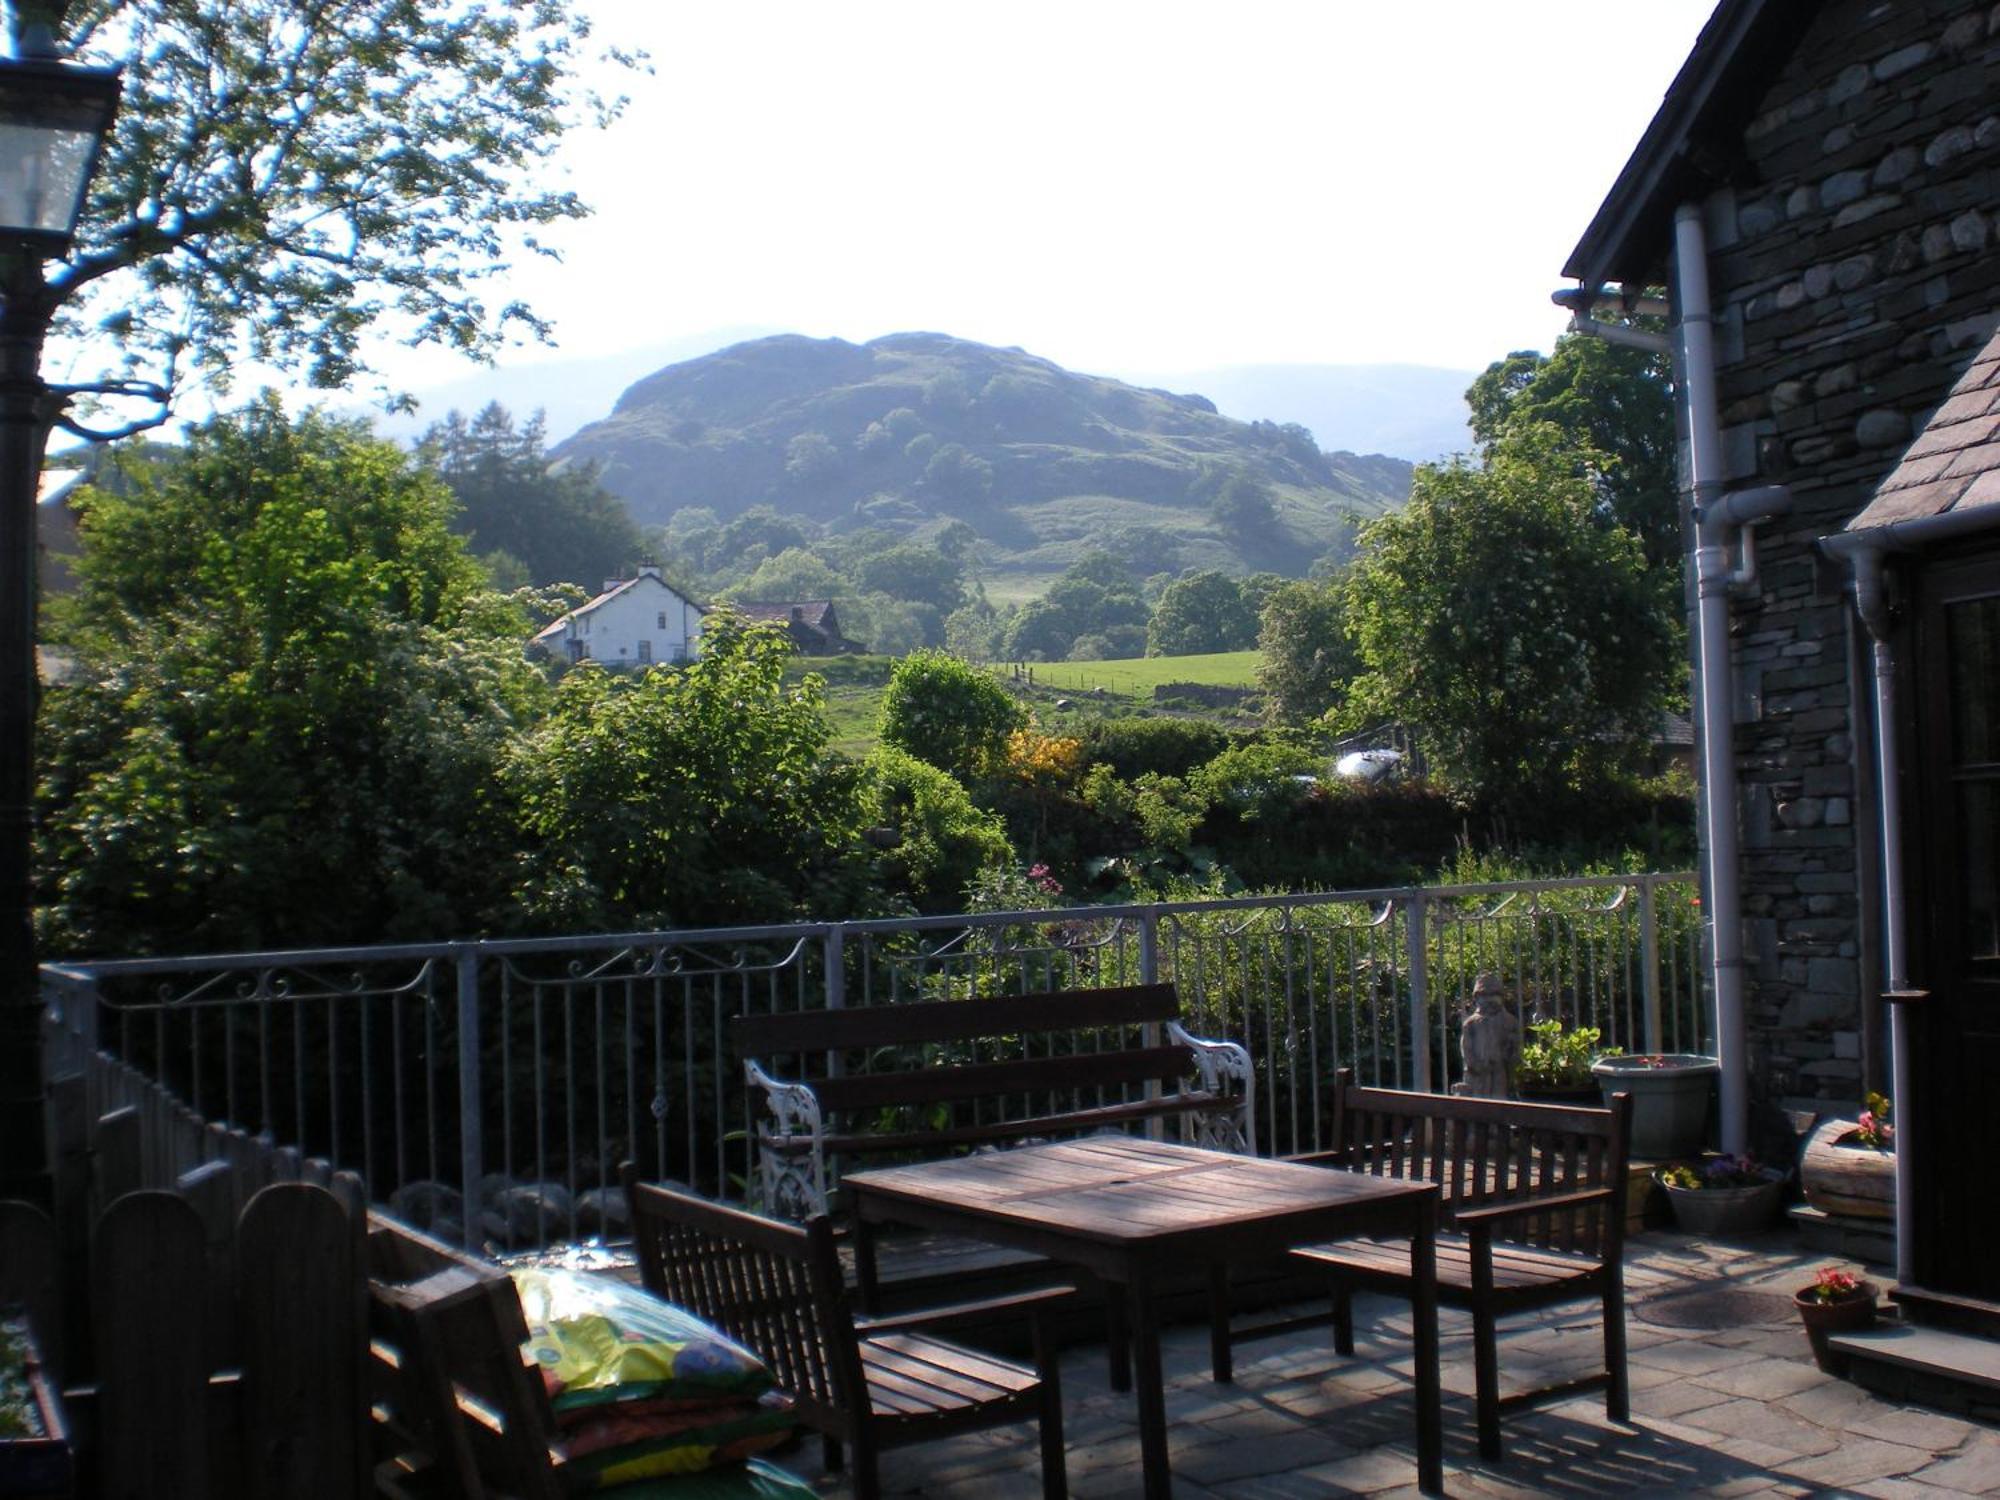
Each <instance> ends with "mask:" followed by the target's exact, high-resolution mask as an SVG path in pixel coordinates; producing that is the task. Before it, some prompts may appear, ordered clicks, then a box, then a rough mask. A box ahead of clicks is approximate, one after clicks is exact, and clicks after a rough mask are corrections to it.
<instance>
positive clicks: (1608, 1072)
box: [1590, 1052, 1722, 1161]
mask: <svg viewBox="0 0 2000 1500" xmlns="http://www.w3.org/2000/svg"><path fill="white" fill-rule="evenodd" d="M1590 1071H1591V1073H1592V1074H1593V1075H1594V1076H1595V1077H1596V1079H1597V1086H1598V1087H1599V1088H1600V1089H1601V1090H1603V1093H1604V1099H1605V1102H1606V1103H1609V1102H1610V1100H1611V1096H1612V1095H1613V1094H1618V1093H1625V1094H1630V1095H1631V1096H1632V1140H1631V1143H1630V1144H1631V1154H1632V1156H1633V1157H1634V1158H1635V1159H1637V1160H1640V1161H1662V1160H1666V1159H1669V1158H1672V1157H1676V1156H1698V1155H1700V1154H1701V1147H1702V1140H1703V1138H1704V1137H1705V1136H1706V1135H1707V1134H1708V1101H1709V1096H1710V1095H1711V1094H1713V1093H1714V1091H1715V1080H1716V1076H1717V1075H1718V1074H1719V1073H1720V1072H1721V1071H1722V1069H1721V1067H1720V1065H1719V1064H1718V1063H1717V1062H1716V1060H1715V1059H1714V1058H1712V1057H1697V1056H1695V1055H1694V1054H1692V1053H1688V1052H1668V1053H1652V1054H1647V1055H1641V1056H1638V1057H1605V1058H1600V1059H1599V1060H1598V1061H1596V1062H1594V1063H1592V1064H1591V1066H1590Z"/></svg>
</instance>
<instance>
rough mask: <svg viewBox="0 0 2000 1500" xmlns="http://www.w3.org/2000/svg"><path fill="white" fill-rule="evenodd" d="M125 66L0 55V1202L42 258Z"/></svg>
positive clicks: (28, 1122) (29, 784)
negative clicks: (118, 68)
mask: <svg viewBox="0 0 2000 1500" xmlns="http://www.w3.org/2000/svg"><path fill="white" fill-rule="evenodd" d="M118 89H119V83H118V74H117V71H116V70H115V69H110V68H85V67H79V66H76V65H74V64H69V63H63V62H58V61H55V60H54V59H52V58H48V57H45V56H44V57H32V56H31V57H20V58H6V59H0V1199H6V1198H26V1199H28V1200H30V1201H33V1202H46V1201H48V1198H49V1196H50V1194H49V1161H48V1135H47V1127H46V1125H45V1123H44V1118H43V1099H44V1089H43V1086H42V1047H41V1040H42V1038H41V1013H42V1005H41V994H40V982H39V979H38V976H37V973H36V966H35V932H34V886H33V878H32V874H33V863H34V838H33V832H34V813H35V706H36V699H37V695H38V690H39V687H40V681H39V675H38V673H37V670H36V662H35V635H36V630H35V613H36V589H35V540H36V538H35V495H36V490H37V487H38V485H39V482H40V478H41V469H42V453H43V449H44V447H45V445H46V443H47V440H48V432H49V425H50V424H51V423H52V422H53V421H54V420H55V417H56V414H57V411H58V410H59V408H60V406H61V403H62V398H61V397H59V396H53V395H52V394H51V392H50V390H49V388H48V386H47V385H46V384H44V383H43V380H42V373H41V365H42V341H43V339H44V338H46V337H47V335H48V331H49V322H50V319H52V318H53V317H54V316H55V311H56V308H57V306H58V305H59V304H60V303H61V300H62V294H61V293H60V291H56V290H53V289H51V288H50V286H49V284H48V281H47V279H46V278H45V277H44V276H43V274H42V262H43V261H44V260H46V259H49V258H50V257H53V256H59V255H61V254H63V253H64V252H65V251H66V250H67V249H68V248H69V243H70V237H71V236H72V235H74V234H75V232H76V221H77V216H78V215H79V214H80V213H81V211H82V208H83V197H84V189H85V188H86V187H87V186H88V185H89V182H90V174H91V171H92V169H93V168H94V167H95V166H96V165H97V155H98V151H99V149H100V148H101V147H102V145H103V142H104V138H105V136H106V135H107V134H108V133H109V132H110V129H111V120H112V116H113V115H114V114H115V113H116V112H117V109H118Z"/></svg>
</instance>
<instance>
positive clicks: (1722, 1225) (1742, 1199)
mask: <svg viewBox="0 0 2000 1500" xmlns="http://www.w3.org/2000/svg"><path fill="white" fill-rule="evenodd" d="M1653 1178H1654V1180H1655V1181H1656V1182H1658V1183H1659V1184H1660V1186H1661V1187H1663V1188H1665V1189H1666V1191H1667V1201H1668V1202H1670V1203H1671V1204H1672V1205H1673V1209H1674V1219H1675V1222H1677V1223H1678V1224H1679V1225H1680V1226H1681V1228H1683V1229H1685V1230H1686V1231H1687V1232H1688V1233H1689V1234H1742V1233H1745V1232H1747V1231H1749V1230H1754V1229H1762V1228H1764V1227H1766V1226H1767V1225H1768V1224H1770V1222H1771V1220H1772V1219H1773V1218H1774V1217H1775V1216H1776V1214H1777V1210H1778V1199H1779V1197H1780V1195H1781V1194H1782V1193H1783V1192H1784V1189H1785V1175H1784V1173H1782V1172H1780V1171H1778V1170H1777V1169H1776V1168H1775V1167H1766V1166H1761V1165H1759V1164H1758V1162H1757V1161H1756V1159H1755V1158H1754V1157H1749V1156H1712V1157H1710V1158H1709V1159H1708V1160H1707V1161H1704V1162H1702V1163H1701V1164H1700V1165H1699V1166H1689V1165H1685V1164H1682V1165H1675V1166H1670V1167H1662V1168H1660V1169H1659V1171H1657V1172H1655V1173H1654V1174H1653Z"/></svg>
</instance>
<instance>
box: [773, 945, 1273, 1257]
mask: <svg viewBox="0 0 2000 1500" xmlns="http://www.w3.org/2000/svg"><path fill="white" fill-rule="evenodd" d="M734 1026H735V1039H736V1044H737V1049H738V1051H739V1053H740V1055H741V1056H742V1057H743V1059H744V1065H743V1066H744V1073H745V1076H746V1077H747V1078H748V1080H749V1082H750V1083H751V1084H752V1085H753V1086H754V1087H755V1088H756V1089H758V1090H761V1091H762V1094H763V1098H764V1101H765V1104H766V1106H767V1108H768V1110H769V1112H770V1118H769V1119H768V1120H763V1121H760V1122H759V1125H758V1130H757V1141H758V1170H759V1173H760V1176H761V1180H762V1184H763V1190H764V1192H763V1198H764V1203H765V1205H766V1206H767V1207H768V1208H769V1209H770V1210H771V1211H772V1212H775V1213H780V1214H783V1215H785V1216H787V1217H791V1218H804V1217H806V1216H808V1215H810V1214H814V1213H824V1212H826V1211H827V1209H828V1203H829V1199H828V1188H829V1185H830V1184H829V1177H830V1176H831V1175H833V1173H834V1171H835V1170H837V1169H835V1168H832V1167H830V1159H831V1160H832V1161H837V1160H838V1159H840V1158H843V1157H850V1156H856V1155H862V1154H869V1155H883V1154H893V1153H899V1152H900V1153H911V1154H916V1153H922V1154H929V1155H936V1154H939V1153H940V1152H941V1151H943V1150H948V1149H949V1148H953V1147H963V1146H977V1145H984V1144H995V1143H1001V1142H1019V1141H1023V1140H1030V1139H1037V1138H1042V1137H1047V1136H1054V1135H1074V1134H1082V1133H1087V1132H1090V1131H1094V1130H1102V1129H1108V1128H1112V1127H1117V1126H1125V1125H1129V1124H1131V1123H1133V1122H1135V1121H1143V1120H1152V1119H1164V1118H1169V1117H1175V1118H1178V1119H1179V1120H1180V1121H1181V1122H1182V1135H1183V1138H1184V1139H1187V1140H1189V1141H1190V1142H1191V1143H1192V1144H1196V1145H1203V1146H1211V1147H1214V1148H1216V1149H1218V1150H1225V1151H1248V1150H1249V1149H1250V1119H1251V1104H1252V1100H1253V1093H1254V1087H1255V1084H1254V1077H1253V1075H1252V1073H1251V1069H1250V1056H1249V1054H1248V1053H1247V1052H1245V1051H1244V1050H1243V1048H1241V1047H1239V1046H1238V1045H1236V1044H1235V1043H1234V1042H1212V1041H1203V1040H1201V1039H1200V1038H1198V1037H1194V1036H1190V1035H1189V1034H1188V1033H1187V1032H1186V1031H1185V1030H1183V1029H1182V1027H1181V1024H1180V997H1179V995H1178V994H1177V993H1176V991H1175V989H1174V987H1173V986H1172V985H1170V984H1146V985H1129V986H1124V987H1121V988H1116V989H1094V990H1058V991H1051V992H1047V993H1043V994H1035V995H1004V996H994V997H990V998H974V999H965V1000H943V1001H913V1002H911V1003H908V1004H903V1005H871V1006H857V1007H852V1008H847V1009H839V1010H810V1011H795V1012H789V1013H784V1014H778V1015H764V1016H745V1017H742V1018H740V1019H738V1020H737V1021H736V1022H735V1023H734ZM779 1059H788V1060H789V1061H790V1063H791V1064H792V1068H793V1069H794V1070H795V1071H794V1072H793V1075H792V1076H791V1077H790V1078H785V1077H781V1076H779V1072H778V1071H777V1070H776V1064H777V1060H779ZM808 1072H813V1073H816V1075H817V1076H813V1077H811V1078H810V1079H808V1078H807V1077H805V1075H806V1074H807V1073H808Z"/></svg>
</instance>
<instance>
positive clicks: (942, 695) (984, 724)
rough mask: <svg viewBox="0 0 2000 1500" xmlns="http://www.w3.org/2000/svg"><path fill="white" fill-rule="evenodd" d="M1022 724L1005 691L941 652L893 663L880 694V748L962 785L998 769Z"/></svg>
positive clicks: (1022, 719)
mask: <svg viewBox="0 0 2000 1500" xmlns="http://www.w3.org/2000/svg"><path fill="white" fill-rule="evenodd" d="M1023 721H1024V716H1023V714H1022V712H1021V709H1020V706H1019V705H1018V704H1016V703H1015V702H1014V700H1013V699H1012V698H1010V697H1008V696H1007V690H1006V689H1005V688H1003V687H1001V686H1000V684H999V683H997V682H995V681H994V680H993V679H992V678H991V677H989V676H988V675H987V674H986V673H984V672H981V671H979V670H978V669H977V668H975V667H970V666H967V665H966V664H965V663H964V662H962V661H960V660H959V659H958V658H957V657H955V656H952V655H949V654H948V653H946V652H943V651H916V652H912V653H911V654H910V655H908V656H906V657H904V658H903V659H902V660H901V661H899V662H897V663H896V669H895V671H893V672H892V673H890V675H889V686H888V689H887V691H885V692H884V693H883V695H882V725H881V734H882V743H883V744H885V745H891V746H894V747H895V748H896V749H898V750H904V751H907V752H909V753H910V754H911V755H914V756H915V757H916V758H917V759H918V760H921V761H923V762H925V763H926V764H928V765H933V766H936V767H937V768H938V769H939V770H940V771H946V772H949V773H950V774H951V775H953V776H955V777H957V778H958V780H959V781H960V782H961V783H966V784H969V783H971V782H973V781H975V780H977V779H978V778H979V777H981V776H983V775H985V774H986V773H987V772H988V771H990V770H991V769H992V768H993V767H994V766H995V765H996V764H998V762H999V760H1000V758H1001V757H1002V756H1004V755H1005V754H1006V750H1007V736H1008V735H1009V734H1011V733H1013V731H1014V730H1016V729H1018V728H1020V727H1021V724H1022V723H1023Z"/></svg>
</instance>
